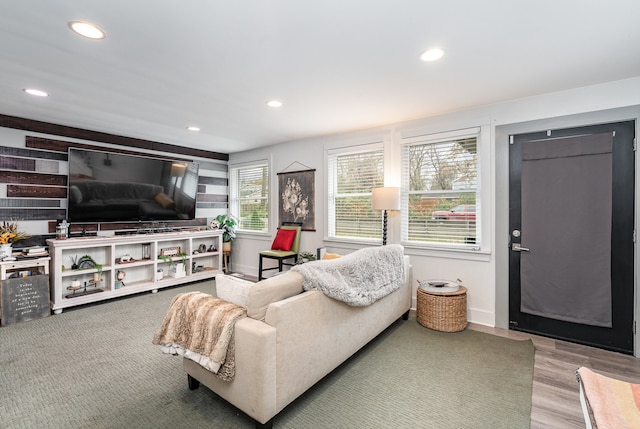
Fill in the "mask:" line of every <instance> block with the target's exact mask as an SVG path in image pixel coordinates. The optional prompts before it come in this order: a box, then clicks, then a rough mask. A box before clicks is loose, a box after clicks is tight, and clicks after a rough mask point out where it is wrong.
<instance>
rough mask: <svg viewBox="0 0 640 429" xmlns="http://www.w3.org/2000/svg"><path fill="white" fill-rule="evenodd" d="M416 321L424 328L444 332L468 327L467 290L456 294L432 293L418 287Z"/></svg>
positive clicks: (461, 288) (462, 287) (462, 289)
mask: <svg viewBox="0 0 640 429" xmlns="http://www.w3.org/2000/svg"><path fill="white" fill-rule="evenodd" d="M416 301H417V302H416V320H417V321H418V323H420V324H421V325H422V326H425V327H427V328H429V329H433V330H436V331H443V332H458V331H462V330H464V328H466V327H467V288H466V287H464V286H460V289H458V290H457V291H455V292H432V291H426V290H424V289H422V288H420V287H418V292H417V296H416Z"/></svg>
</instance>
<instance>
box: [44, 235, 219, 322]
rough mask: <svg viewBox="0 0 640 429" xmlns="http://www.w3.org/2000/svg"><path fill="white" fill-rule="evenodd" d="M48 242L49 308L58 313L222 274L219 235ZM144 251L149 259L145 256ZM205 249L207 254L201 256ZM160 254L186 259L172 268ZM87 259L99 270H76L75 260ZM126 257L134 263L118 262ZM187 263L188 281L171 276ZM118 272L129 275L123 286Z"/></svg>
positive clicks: (174, 261) (86, 238)
mask: <svg viewBox="0 0 640 429" xmlns="http://www.w3.org/2000/svg"><path fill="white" fill-rule="evenodd" d="M47 243H48V244H49V253H50V255H51V267H50V268H51V269H50V272H51V275H52V280H51V309H52V310H53V312H54V313H55V314H60V313H62V310H63V309H64V308H67V307H73V306H76V305H83V304H88V303H91V302H96V301H103V300H107V299H111V298H116V297H120V296H125V295H131V294H134V293H140V292H145V291H152V292H154V293H155V292H157V291H158V289H161V288H163V287H168V286H175V285H178V284H182V283H190V282H194V281H198V280H205V279H210V278H212V277H215V275H216V274H217V273H219V272H221V271H222V231H220V230H206V231H180V232H169V233H158V234H136V235H117V236H111V237H80V238H69V239H66V240H55V239H51V240H47ZM145 247H147V249H148V251H149V253H148V254H149V258H148V259H145V258H144V256H145V255H143V251H144V248H145ZM202 249H206V250H205V251H204V252H201V250H202ZM213 249H215V250H213ZM162 253H165V254H167V253H169V254H171V253H174V254H176V255H177V254H179V253H182V254H183V256H171V259H172V261H173V264H171V263H170V262H168V261H166V260H163V259H160V258H158V255H161V254H162ZM85 255H86V256H90V257H91V258H92V259H93V260H94V261H95V262H96V263H97V264H99V265H101V267H97V268H95V267H94V268H82V267H81V268H79V269H72V268H71V267H72V264H73V262H74V260H76V261H78V260H80V259H81V258H82V257H83V256H85ZM123 256H130V257H131V258H132V259H131V260H130V261H128V262H122V263H120V262H119V261H120V258H122V257H123ZM125 259H126V258H125ZM183 260H184V261H185V265H186V266H185V273H184V276H182V277H174V276H172V275H171V274H172V273H171V266H172V265H173V266H175V265H174V264H178V263H181V262H182V261H183ZM159 270H161V271H162V278H160V275H159ZM118 272H124V273H125V277H124V278H123V279H122V283H121V282H119V281H118ZM96 279H97V281H96ZM72 282H75V283H76V284H77V283H79V284H80V286H81V288H80V289H77V290H70V289H68V288H69V286H72Z"/></svg>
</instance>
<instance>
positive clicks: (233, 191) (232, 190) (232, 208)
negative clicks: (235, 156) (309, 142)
mask: <svg viewBox="0 0 640 429" xmlns="http://www.w3.org/2000/svg"><path fill="white" fill-rule="evenodd" d="M265 164H266V165H267V169H268V171H269V175H268V177H267V180H268V181H269V195H268V197H267V210H268V216H269V219H268V223H267V225H268V228H267V231H265V232H262V231H254V230H249V229H239V228H238V230H237V234H238V235H253V236H257V237H270V236H271V232H270V231H271V224H272V222H273V219H272V214H273V210H272V209H271V205H272V204H271V200H272V199H273V198H272V193H273V189H274V188H273V186H272V181H271V176H272V174H271V171H272V170H271V160H270V159H269V158H264V159H256V160H253V161H245V162H240V163H235V164H229V213H230V214H231V215H232V216H234V217H235V218H237V217H238V216H239V213H240V207H239V205H238V204H239V199H238V193H237V186H238V184H237V183H236V180H237V177H236V175H235V174H233V173H234V171H235V170H237V169H240V168H251V167H262V166H263V165H265Z"/></svg>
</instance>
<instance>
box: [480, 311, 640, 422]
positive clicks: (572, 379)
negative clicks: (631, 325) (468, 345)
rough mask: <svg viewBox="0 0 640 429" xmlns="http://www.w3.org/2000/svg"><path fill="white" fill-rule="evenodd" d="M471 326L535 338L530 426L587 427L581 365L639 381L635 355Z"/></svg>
mask: <svg viewBox="0 0 640 429" xmlns="http://www.w3.org/2000/svg"><path fill="white" fill-rule="evenodd" d="M469 329H473V330H476V331H481V332H486V333H490V334H494V335H499V336H502V337H507V338H512V339H515V340H526V339H529V338H530V339H531V340H532V341H533V345H534V347H535V350H536V351H535V367H534V370H533V392H532V397H531V429H542V428H544V429H552V428H562V429H570V428H583V429H584V427H585V424H584V419H583V417H582V408H581V407H580V397H579V395H578V383H577V381H576V376H575V370H576V369H577V368H578V367H580V366H586V367H588V368H590V369H592V370H594V371H595V372H598V373H600V374H603V375H607V376H610V377H614V378H617V379H620V380H625V381H630V382H633V383H640V359H636V358H635V357H633V356H629V355H624V354H621V353H615V352H609V351H606V350H600V349H596V348H593V347H587V346H582V345H578V344H573V343H569V342H566V341H559V340H554V339H552V338H545V337H540V336H537V335H531V334H526V333H523V332H517V331H510V330H507V329H500V328H491V327H487V326H483V325H477V324H473V323H472V324H469Z"/></svg>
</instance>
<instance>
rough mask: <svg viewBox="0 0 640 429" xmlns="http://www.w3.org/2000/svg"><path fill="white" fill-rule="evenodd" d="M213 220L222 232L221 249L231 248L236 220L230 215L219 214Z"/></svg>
mask: <svg viewBox="0 0 640 429" xmlns="http://www.w3.org/2000/svg"><path fill="white" fill-rule="evenodd" d="M215 221H216V222H217V224H218V228H220V229H221V230H222V231H223V232H222V250H223V251H227V252H228V251H230V250H231V241H232V240H234V239H235V238H236V226H237V225H238V222H237V220H236V219H235V218H234V217H233V216H232V215H226V214H221V215H218V216H216V218H215Z"/></svg>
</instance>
